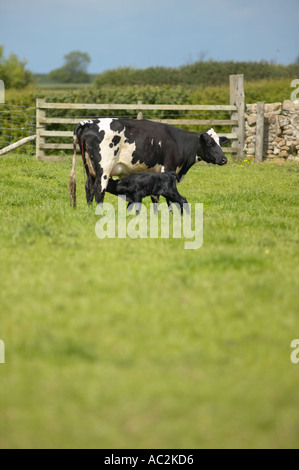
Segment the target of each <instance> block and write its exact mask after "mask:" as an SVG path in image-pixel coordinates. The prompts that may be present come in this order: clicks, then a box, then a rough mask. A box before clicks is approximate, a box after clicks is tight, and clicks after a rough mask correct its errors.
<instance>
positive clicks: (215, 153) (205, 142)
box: [199, 129, 229, 165]
mask: <svg viewBox="0 0 299 470" xmlns="http://www.w3.org/2000/svg"><path fill="white" fill-rule="evenodd" d="M228 142H229V140H228V139H227V137H219V136H218V135H217V134H216V132H215V131H214V129H208V130H207V131H205V132H203V133H202V134H200V136H199V157H200V158H201V159H202V160H204V161H205V162H207V163H214V164H217V165H225V163H227V158H226V156H225V155H224V153H223V151H222V150H221V145H224V144H227V143H228Z"/></svg>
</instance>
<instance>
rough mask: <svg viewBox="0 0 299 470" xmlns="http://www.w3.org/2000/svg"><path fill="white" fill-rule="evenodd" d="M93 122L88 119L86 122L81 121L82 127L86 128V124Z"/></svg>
mask: <svg viewBox="0 0 299 470" xmlns="http://www.w3.org/2000/svg"><path fill="white" fill-rule="evenodd" d="M92 123H93V121H92V120H91V119H87V120H86V121H81V122H80V124H81V126H84V125H85V124H92Z"/></svg>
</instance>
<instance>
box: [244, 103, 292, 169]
mask: <svg viewBox="0 0 299 470" xmlns="http://www.w3.org/2000/svg"><path fill="white" fill-rule="evenodd" d="M256 109H257V105H256V104H248V105H247V106H246V114H245V153H246V156H247V158H252V157H254V155H255V141H256V120H257V114H256ZM264 116H265V121H264V149H263V159H272V158H284V159H286V160H295V161H298V162H299V102H298V101H297V102H292V101H290V100H285V101H284V102H283V103H271V104H265V114H264Z"/></svg>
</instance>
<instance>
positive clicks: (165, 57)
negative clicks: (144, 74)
mask: <svg viewBox="0 0 299 470" xmlns="http://www.w3.org/2000/svg"><path fill="white" fill-rule="evenodd" d="M0 45H4V54H5V56H7V55H8V54H10V53H11V52H14V53H16V54H17V55H18V56H19V58H21V59H26V60H27V61H28V68H29V69H30V70H32V71H33V72H36V73H38V72H40V73H47V72H49V71H50V70H53V69H55V68H58V67H60V66H61V65H63V63H64V60H63V57H64V55H65V54H67V53H68V52H70V51H73V50H80V51H82V52H87V53H88V54H89V55H90V57H91V63H90V65H89V68H88V71H89V72H90V73H100V72H102V71H104V70H107V69H111V68H115V67H119V66H131V67H137V68H145V67H150V66H158V65H160V66H167V67H177V66H180V65H185V64H188V63H192V62H194V61H196V60H199V59H200V58H201V57H204V58H205V59H210V58H213V59H215V60H235V61H243V60H244V61H248V60H252V61H259V60H268V61H270V60H274V61H276V62H278V63H283V64H288V63H291V62H294V60H295V59H296V57H298V56H299V1H298V0H250V1H247V0H246V1H242V0H204V1H202V0H110V1H109V0H51V1H49V0H0Z"/></svg>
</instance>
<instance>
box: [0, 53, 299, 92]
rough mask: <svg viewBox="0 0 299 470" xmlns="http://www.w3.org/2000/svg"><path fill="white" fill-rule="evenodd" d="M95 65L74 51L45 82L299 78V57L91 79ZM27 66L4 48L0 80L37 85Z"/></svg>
mask: <svg viewBox="0 0 299 470" xmlns="http://www.w3.org/2000/svg"><path fill="white" fill-rule="evenodd" d="M90 62H91V59H90V56H89V55H88V54H87V53H86V52H80V51H72V52H70V53H69V54H66V55H65V56H64V65H63V66H62V67H60V68H58V69H55V70H52V71H51V72H50V73H49V74H44V75H42V77H39V78H40V79H41V78H42V80H43V81H45V80H46V81H48V82H52V83H53V84H55V83H64V84H75V83H76V84H78V83H82V84H84V83H86V84H88V83H92V84H93V85H94V86H95V87H96V88H97V89H99V88H101V87H103V86H113V85H115V86H135V85H138V86H146V85H150V86H161V85H169V86H178V85H180V86H191V87H197V86H204V87H205V86H211V85H222V84H226V83H227V77H228V76H229V75H233V74H239V73H241V74H244V76H245V77H246V80H247V81H256V80H263V79H268V80H273V79H274V80H278V79H282V78H288V79H293V78H297V77H299V57H298V58H297V59H296V60H295V61H294V63H293V64H290V65H281V64H275V63H273V62H267V61H260V62H234V61H215V60H212V59H211V60H199V61H197V62H194V63H193V64H189V65H183V66H180V67H148V68H146V69H138V68H133V67H119V68H116V69H112V70H107V71H105V72H103V73H101V74H98V75H96V76H95V77H94V76H93V75H90V74H89V73H88V72H87V67H88V65H89V63H90ZM26 66H27V62H26V61H25V60H23V61H22V60H20V59H19V58H18V57H17V55H16V54H10V56H9V57H7V58H5V57H4V53H3V46H0V79H2V80H3V81H4V83H5V86H6V88H23V87H25V86H27V85H28V84H34V75H33V73H32V72H31V71H29V70H28V69H27V68H26Z"/></svg>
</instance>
